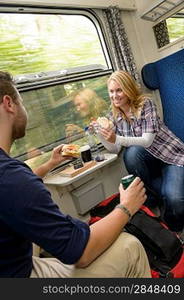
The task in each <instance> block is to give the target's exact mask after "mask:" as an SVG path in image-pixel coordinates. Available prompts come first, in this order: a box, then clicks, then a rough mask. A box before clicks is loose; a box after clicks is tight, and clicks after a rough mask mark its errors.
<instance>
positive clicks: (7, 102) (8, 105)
mask: <svg viewBox="0 0 184 300" xmlns="http://www.w3.org/2000/svg"><path fill="white" fill-rule="evenodd" d="M2 103H3V106H4V108H5V110H6V111H7V112H10V113H13V112H14V110H15V103H14V101H13V99H12V98H11V97H10V96H9V95H5V96H4V97H3V99H2Z"/></svg>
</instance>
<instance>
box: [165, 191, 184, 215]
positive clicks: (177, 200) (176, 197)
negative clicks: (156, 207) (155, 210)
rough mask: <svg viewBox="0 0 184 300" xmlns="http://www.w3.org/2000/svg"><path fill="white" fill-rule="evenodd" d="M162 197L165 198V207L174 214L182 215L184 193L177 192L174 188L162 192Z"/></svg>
mask: <svg viewBox="0 0 184 300" xmlns="http://www.w3.org/2000/svg"><path fill="white" fill-rule="evenodd" d="M163 199H165V205H166V209H168V210H169V211H172V214H173V215H175V216H181V215H182V216H183V217H184V194H183V193H182V194H181V193H177V191H176V190H172V191H171V190H169V191H166V192H165V193H164V194H163Z"/></svg>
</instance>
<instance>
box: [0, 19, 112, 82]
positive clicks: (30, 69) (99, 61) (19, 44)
mask: <svg viewBox="0 0 184 300" xmlns="http://www.w3.org/2000/svg"><path fill="white" fill-rule="evenodd" d="M0 32H1V40H0V48H1V54H0V64H1V69H3V70H8V71H9V72H12V73H13V74H14V75H16V76H17V75H22V74H23V75H26V74H32V73H40V76H41V75H43V74H44V73H46V72H49V71H58V70H67V69H69V68H74V67H83V66H86V65H88V64H89V62H90V65H101V66H102V68H103V69H108V68H109V65H108V62H107V58H106V57H105V55H104V49H103V48H102V41H101V40H100V38H99V34H98V31H97V28H96V26H95V24H94V23H93V22H92V20H90V19H89V18H88V17H87V16H85V15H80V14H78V15H77V14H75V15H74V14H30V13H24V14H20V13H1V14H0ZM61 74H62V73H61Z"/></svg>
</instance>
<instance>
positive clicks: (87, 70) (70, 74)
mask: <svg viewBox="0 0 184 300" xmlns="http://www.w3.org/2000/svg"><path fill="white" fill-rule="evenodd" d="M0 13H22V14H26V13H30V14H37V13H38V14H51V15H53V14H59V15H62V14H64V15H82V16H85V17H87V18H88V19H89V20H90V21H92V23H93V24H94V26H95V28H96V30H97V34H98V37H99V42H100V44H101V47H102V51H103V54H104V59H105V61H106V64H107V69H103V68H100V65H96V68H95V67H94V65H88V66H83V67H76V68H70V69H66V70H60V74H59V73H58V72H57V71H51V72H44V70H43V72H39V73H33V74H29V75H25V76H23V77H22V76H15V82H16V85H17V88H18V90H19V91H20V92H21V91H27V90H32V89H36V88H41V87H46V86H51V85H55V84H61V83H62V84H64V83H67V82H71V81H75V80H76V81H78V80H82V79H90V78H94V77H98V76H103V75H108V74H111V73H112V72H113V70H114V66H113V59H112V56H111V55H112V54H111V53H110V51H109V49H110V47H109V44H108V39H107V38H106V34H105V30H104V28H103V24H102V22H101V20H100V18H99V17H98V15H97V14H96V13H95V12H94V11H93V10H92V9H86V8H67V7H57V6H54V7H50V6H49V7H48V6H35V5H21V6H20V5H18V4H11V5H10V4H2V5H1V7H0ZM90 66H93V68H92V67H90ZM20 77H21V78H20Z"/></svg>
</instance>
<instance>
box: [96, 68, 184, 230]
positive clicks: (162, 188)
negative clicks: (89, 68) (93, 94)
mask: <svg viewBox="0 0 184 300" xmlns="http://www.w3.org/2000/svg"><path fill="white" fill-rule="evenodd" d="M108 92H109V96H110V99H111V108H112V112H111V113H110V115H109V116H108V117H109V118H110V119H111V121H112V122H113V123H114V130H112V129H110V128H107V129H104V128H101V129H100V130H99V138H100V139H101V142H102V143H103V144H104V146H105V147H106V148H107V149H108V150H109V151H110V152H115V153H119V151H120V150H121V148H122V147H123V146H124V147H126V149H125V151H124V162H125V166H126V168H127V170H128V172H129V173H131V174H134V175H136V176H139V177H140V178H141V179H142V180H143V181H144V183H145V185H146V186H147V187H148V191H149V192H148V201H147V205H149V206H153V205H154V206H156V205H158V204H159V203H157V202H156V200H157V201H158V200H159V198H160V199H162V200H163V201H164V206H165V211H164V220H165V221H166V222H167V223H168V225H169V227H170V228H171V229H172V230H173V231H176V232H180V231H182V230H183V227H184V167H183V166H184V143H183V142H182V141H181V140H180V139H179V138H178V137H176V136H175V135H174V133H172V132H171V131H170V130H169V129H168V128H167V127H166V125H165V124H164V123H163V121H162V120H161V119H160V117H159V115H158V113H157V109H156V106H155V104H154V102H153V101H152V100H151V99H150V98H149V97H148V95H146V94H143V93H142V92H141V89H140V87H139V85H138V84H137V83H136V81H135V80H134V79H133V78H132V77H131V76H130V74H128V73H127V72H125V71H116V72H114V73H112V75H111V76H110V78H109V79H108ZM155 195H158V196H155ZM151 201H152V202H153V203H151Z"/></svg>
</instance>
